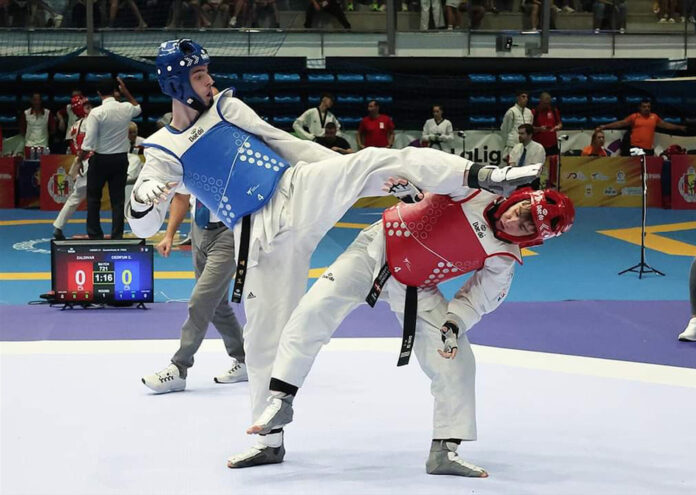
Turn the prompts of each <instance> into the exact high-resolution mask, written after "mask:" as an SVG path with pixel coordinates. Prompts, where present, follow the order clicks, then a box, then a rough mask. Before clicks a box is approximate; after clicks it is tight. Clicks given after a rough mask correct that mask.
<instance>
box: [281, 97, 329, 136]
mask: <svg viewBox="0 0 696 495" xmlns="http://www.w3.org/2000/svg"><path fill="white" fill-rule="evenodd" d="M333 104H334V97H333V95H332V94H330V93H322V95H321V99H320V100H319V106H318V107H315V108H310V109H308V110H306V111H305V112H304V113H303V114H302V115H300V116H299V117H297V119H295V122H294V123H293V124H292V128H293V129H294V130H295V134H297V136H298V137H301V138H302V139H308V140H310V141H311V140H313V139H314V138H317V137H321V136H323V135H324V129H325V128H326V124H328V123H329V122H333V123H334V124H335V125H336V127H337V129H338V134H340V130H341V124H340V122H339V121H338V119H337V118H336V116H335V115H334V114H333V113H331V108H332V107H333Z"/></svg>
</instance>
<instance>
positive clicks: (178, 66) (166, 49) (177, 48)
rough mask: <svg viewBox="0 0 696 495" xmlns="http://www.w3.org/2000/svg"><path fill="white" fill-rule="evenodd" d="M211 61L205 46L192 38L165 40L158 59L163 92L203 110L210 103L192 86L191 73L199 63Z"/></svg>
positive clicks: (205, 63) (158, 78) (198, 109)
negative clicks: (203, 99)
mask: <svg viewBox="0 0 696 495" xmlns="http://www.w3.org/2000/svg"><path fill="white" fill-rule="evenodd" d="M209 63H210V56H209V55H208V52H207V51H206V49H205V48H203V47H202V46H201V45H199V44H198V43H196V42H195V41H193V40H190V39H186V38H184V39H180V40H170V41H165V42H164V43H162V44H161V45H160V47H159V52H158V53H157V59H156V60H155V64H156V65H157V81H158V82H159V85H160V88H162V93H164V94H165V95H167V96H171V97H172V98H174V99H176V100H179V101H180V102H182V103H184V104H186V105H188V106H190V107H191V108H193V109H194V110H197V111H199V112H202V111H204V110H206V109H207V108H208V107H209V105H206V104H204V103H203V102H202V101H201V100H200V98H199V97H198V95H196V93H195V91H194V90H193V88H192V87H191V81H190V80H189V73H190V72H191V69H193V68H194V67H197V66H199V65H207V64H209Z"/></svg>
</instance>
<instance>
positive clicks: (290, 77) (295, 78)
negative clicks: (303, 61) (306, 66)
mask: <svg viewBox="0 0 696 495" xmlns="http://www.w3.org/2000/svg"><path fill="white" fill-rule="evenodd" d="M273 80H274V81H275V82H285V83H294V82H296V83H298V82H300V80H301V78H300V75H299V74H288V73H280V72H277V73H275V74H273Z"/></svg>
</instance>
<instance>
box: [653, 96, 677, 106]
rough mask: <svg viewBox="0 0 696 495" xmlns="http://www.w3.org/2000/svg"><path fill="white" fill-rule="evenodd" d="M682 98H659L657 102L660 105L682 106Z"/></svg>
mask: <svg viewBox="0 0 696 495" xmlns="http://www.w3.org/2000/svg"><path fill="white" fill-rule="evenodd" d="M682 101H683V100H682V97H681V96H668V95H664V96H662V95H661V96H658V97H657V102H658V103H659V104H660V105H675V106H676V105H681V104H682Z"/></svg>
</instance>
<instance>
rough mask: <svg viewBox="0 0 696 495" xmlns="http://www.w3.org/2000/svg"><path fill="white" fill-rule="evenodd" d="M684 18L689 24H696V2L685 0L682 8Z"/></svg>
mask: <svg viewBox="0 0 696 495" xmlns="http://www.w3.org/2000/svg"><path fill="white" fill-rule="evenodd" d="M684 17H687V18H688V19H689V22H691V23H693V24H696V0H687V1H686V3H685V8H684Z"/></svg>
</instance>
